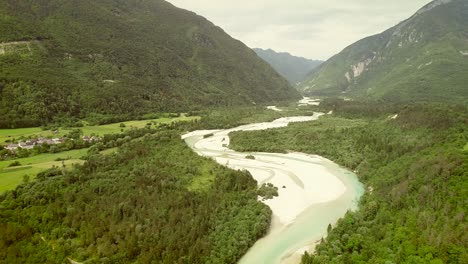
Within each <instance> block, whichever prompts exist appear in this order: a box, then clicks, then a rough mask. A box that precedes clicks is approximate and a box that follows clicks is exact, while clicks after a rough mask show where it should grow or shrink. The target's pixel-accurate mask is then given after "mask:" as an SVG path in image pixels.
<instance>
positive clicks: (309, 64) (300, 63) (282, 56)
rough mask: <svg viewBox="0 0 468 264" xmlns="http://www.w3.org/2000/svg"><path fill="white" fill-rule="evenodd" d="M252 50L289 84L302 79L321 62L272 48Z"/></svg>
mask: <svg viewBox="0 0 468 264" xmlns="http://www.w3.org/2000/svg"><path fill="white" fill-rule="evenodd" d="M253 50H254V51H255V53H257V55H258V56H259V57H260V58H262V59H263V60H265V61H266V62H268V63H269V64H270V65H271V66H272V67H273V68H274V69H275V70H276V71H277V72H278V73H279V74H281V75H282V76H283V77H285V78H286V79H287V80H288V81H289V82H290V83H291V84H297V83H299V82H301V81H303V80H304V78H305V77H306V76H307V75H308V74H309V73H310V72H311V71H312V70H314V69H315V68H317V67H318V66H319V65H320V64H321V63H322V62H323V61H319V60H311V59H306V58H303V57H297V56H294V55H291V54H290V53H289V52H277V51H274V50H272V49H261V48H254V49H253Z"/></svg>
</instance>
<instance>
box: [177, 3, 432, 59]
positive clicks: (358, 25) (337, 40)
mask: <svg viewBox="0 0 468 264" xmlns="http://www.w3.org/2000/svg"><path fill="white" fill-rule="evenodd" d="M168 1H169V2H170V3H172V4H174V5H175V6H177V7H180V8H184V9H188V10H191V11H193V12H195V13H197V14H199V15H201V16H204V17H206V18H207V19H208V20H210V21H211V22H213V23H215V24H216V25H218V26H220V27H221V28H223V29H224V31H226V32H227V33H228V34H229V35H231V36H232V37H234V38H236V39H238V40H240V41H242V42H244V43H245V44H246V45H247V46H249V47H251V48H264V49H267V48H271V49H273V50H275V51H281V52H289V53H291V54H293V55H296V56H302V57H306V58H309V59H321V60H326V59H328V58H330V57H331V56H333V55H334V54H336V53H338V52H340V51H341V50H343V49H344V48H345V47H347V46H348V45H350V44H352V43H354V42H356V41H358V40H360V39H362V38H364V37H367V36H370V35H374V34H377V33H380V32H382V31H384V30H386V29H388V28H390V27H392V26H394V25H396V24H398V23H399V22H401V21H403V20H405V19H407V18H409V17H410V16H411V15H413V14H414V13H415V12H416V11H417V10H418V9H419V8H421V7H423V6H424V5H425V4H427V3H429V2H431V1H430V0H410V1H408V0H237V1H235V0H168Z"/></svg>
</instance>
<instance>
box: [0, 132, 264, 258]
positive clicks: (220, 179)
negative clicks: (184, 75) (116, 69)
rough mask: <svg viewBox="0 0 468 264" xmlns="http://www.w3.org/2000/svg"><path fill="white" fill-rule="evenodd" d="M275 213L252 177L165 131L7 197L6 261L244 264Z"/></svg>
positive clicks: (1, 244) (2, 219)
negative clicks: (259, 198) (261, 197)
mask: <svg viewBox="0 0 468 264" xmlns="http://www.w3.org/2000/svg"><path fill="white" fill-rule="evenodd" d="M200 181H203V184H199V182H200ZM270 217H271V211H270V209H269V208H268V207H267V206H266V205H264V204H262V203H260V202H258V201H257V183H256V181H254V180H253V179H252V177H251V175H250V174H249V173H248V172H244V171H234V170H230V169H227V168H224V167H222V166H220V165H218V164H216V163H215V162H214V161H212V160H210V159H207V158H202V157H200V156H198V155H196V154H195V153H194V152H192V150H191V149H190V148H189V147H188V146H186V144H185V143H184V142H183V141H182V140H181V139H180V132H179V130H177V129H175V128H161V129H160V130H159V131H157V132H154V131H153V134H148V135H146V136H144V137H143V138H141V139H136V140H133V141H130V142H126V143H124V144H123V145H122V146H121V147H120V149H119V151H118V152H116V153H114V154H112V155H101V154H95V152H90V155H89V156H88V157H87V158H86V162H85V163H84V164H83V165H76V166H75V167H74V168H73V169H72V170H64V169H62V168H60V167H56V168H53V169H50V170H48V171H46V172H44V173H41V174H39V175H38V177H37V180H36V181H33V182H29V183H24V184H22V185H20V186H19V187H17V188H16V190H14V191H9V192H5V193H3V194H0V260H1V261H0V262H1V263H64V261H66V260H67V259H68V260H74V261H86V263H131V262H136V263H235V262H236V261H237V260H238V259H239V258H240V257H241V256H242V255H243V254H244V253H245V252H246V251H247V249H248V248H249V247H250V246H251V245H252V244H253V243H254V242H255V241H256V240H257V239H259V238H260V237H262V236H263V235H264V234H265V232H266V231H267V230H268V227H269V224H270Z"/></svg>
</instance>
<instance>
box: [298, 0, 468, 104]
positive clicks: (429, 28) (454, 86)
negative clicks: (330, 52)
mask: <svg viewBox="0 0 468 264" xmlns="http://www.w3.org/2000/svg"><path fill="white" fill-rule="evenodd" d="M467 72H468V1H466V0H437V1H433V2H431V3H429V4H428V5H426V6H424V7H423V8H422V9H420V10H419V11H418V12H417V13H416V14H414V15H413V16H412V17H410V18H409V19H407V20H405V21H403V22H401V23H400V24H398V25H397V26H395V27H393V28H390V29H388V30H386V31H385V32H383V33H381V34H378V35H374V36H371V37H368V38H365V39H362V40H360V41H358V42H356V43H354V44H352V45H350V46H349V47H347V48H345V49H344V50H343V51H342V52H340V53H339V54H337V55H335V56H334V57H332V58H331V59H329V60H328V61H326V62H325V63H324V64H322V66H321V67H320V68H319V69H318V70H317V71H316V72H315V73H312V74H311V75H310V76H308V78H307V80H306V81H304V82H303V83H302V84H301V85H300V88H299V89H300V90H302V91H303V92H305V93H306V94H313V95H340V94H346V96H349V97H361V98H370V99H383V100H388V101H409V100H431V101H451V102H455V101H457V102H467V98H468V88H467V83H468V74H467Z"/></svg>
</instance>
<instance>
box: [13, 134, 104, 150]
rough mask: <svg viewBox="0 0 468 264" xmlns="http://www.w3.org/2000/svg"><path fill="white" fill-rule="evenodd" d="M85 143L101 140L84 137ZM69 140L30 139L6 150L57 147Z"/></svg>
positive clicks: (93, 137)
mask: <svg viewBox="0 0 468 264" xmlns="http://www.w3.org/2000/svg"><path fill="white" fill-rule="evenodd" d="M81 139H82V140H83V141H84V142H96V141H99V140H100V139H99V138H98V137H95V136H92V137H90V136H83V137H82V138H81ZM67 140H68V139H67V138H66V137H61V138H35V139H28V140H26V141H19V142H18V144H8V145H6V146H4V147H5V149H8V150H10V151H15V150H17V149H33V148H34V147H35V146H42V145H44V144H47V145H49V146H51V145H57V144H62V143H64V142H65V141H67Z"/></svg>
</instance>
